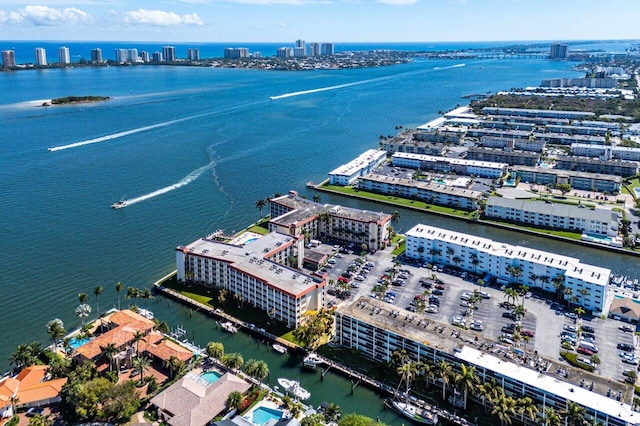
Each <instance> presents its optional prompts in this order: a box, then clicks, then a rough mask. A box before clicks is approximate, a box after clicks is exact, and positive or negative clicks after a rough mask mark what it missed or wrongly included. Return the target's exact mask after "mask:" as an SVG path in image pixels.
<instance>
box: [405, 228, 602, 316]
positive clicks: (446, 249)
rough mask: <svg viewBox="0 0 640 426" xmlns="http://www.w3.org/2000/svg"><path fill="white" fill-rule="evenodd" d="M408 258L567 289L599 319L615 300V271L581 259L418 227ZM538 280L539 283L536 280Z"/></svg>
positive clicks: (411, 237)
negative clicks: (612, 286) (611, 280)
mask: <svg viewBox="0 0 640 426" xmlns="http://www.w3.org/2000/svg"><path fill="white" fill-rule="evenodd" d="M405 256H406V257H408V258H410V259H417V260H420V261H422V262H431V263H440V264H446V265H452V266H457V267H459V268H461V269H464V270H467V271H474V272H477V271H482V272H483V273H488V274H491V276H492V277H493V278H495V279H496V281H497V282H499V283H503V284H507V283H509V282H514V283H517V284H525V285H527V286H529V287H536V288H540V289H542V290H544V291H549V292H555V291H556V288H555V286H554V283H553V281H558V282H559V283H561V284H562V286H563V287H564V289H565V291H564V292H563V293H562V294H563V297H564V298H565V299H570V298H572V297H573V296H575V297H576V300H575V301H573V300H572V303H573V304H575V305H577V306H582V307H583V308H585V309H586V310H589V311H592V312H594V313H595V314H596V315H601V314H602V315H606V314H607V311H608V309H609V305H610V304H611V300H612V298H613V292H610V291H609V287H608V286H609V278H610V276H611V270H609V269H606V268H601V267H599V266H594V265H587V264H584V263H581V262H580V260H579V259H577V258H574V257H569V256H564V255H561V254H558V253H550V252H545V251H541V250H536V249H534V248H531V247H522V246H514V245H510V244H505V243H500V242H496V241H493V240H490V239H488V238H482V237H477V236H475V235H469V234H463V233H461V232H455V231H449V230H446V229H442V228H436V227H433V226H427V225H416V226H414V227H413V228H412V229H411V230H409V232H407V242H406V251H405ZM534 278H535V279H534Z"/></svg>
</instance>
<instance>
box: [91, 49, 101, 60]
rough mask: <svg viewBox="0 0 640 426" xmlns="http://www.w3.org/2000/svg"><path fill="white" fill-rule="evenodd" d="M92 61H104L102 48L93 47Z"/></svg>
mask: <svg viewBox="0 0 640 426" xmlns="http://www.w3.org/2000/svg"><path fill="white" fill-rule="evenodd" d="M91 62H102V49H100V48H99V47H97V48H95V49H91Z"/></svg>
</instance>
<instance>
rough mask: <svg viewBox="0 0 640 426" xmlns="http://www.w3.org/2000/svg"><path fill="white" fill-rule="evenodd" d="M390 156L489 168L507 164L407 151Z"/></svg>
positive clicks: (503, 166) (506, 165)
mask: <svg viewBox="0 0 640 426" xmlns="http://www.w3.org/2000/svg"><path fill="white" fill-rule="evenodd" d="M392 158H408V159H413V160H420V161H425V162H431V163H438V162H440V163H442V162H445V163H450V164H458V165H462V166H468V167H485V168H490V169H504V168H506V167H508V166H509V165H508V164H507V163H497V162H494V161H478V160H465V159H464V158H448V157H437V156H435V155H425V154H412V153H409V152H396V153H395V154H393V157H392Z"/></svg>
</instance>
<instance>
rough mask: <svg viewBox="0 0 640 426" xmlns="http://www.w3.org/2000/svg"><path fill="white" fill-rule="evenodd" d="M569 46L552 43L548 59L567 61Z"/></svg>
mask: <svg viewBox="0 0 640 426" xmlns="http://www.w3.org/2000/svg"><path fill="white" fill-rule="evenodd" d="M568 57H569V46H568V45H566V44H563V43H552V44H551V49H550V51H549V59H567V58H568Z"/></svg>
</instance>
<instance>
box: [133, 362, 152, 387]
mask: <svg viewBox="0 0 640 426" xmlns="http://www.w3.org/2000/svg"><path fill="white" fill-rule="evenodd" d="M149 367H151V360H150V359H149V358H147V357H146V356H138V357H135V358H134V359H133V368H135V369H136V370H138V371H139V372H140V383H142V379H143V378H144V372H145V371H147V370H148V369H149Z"/></svg>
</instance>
